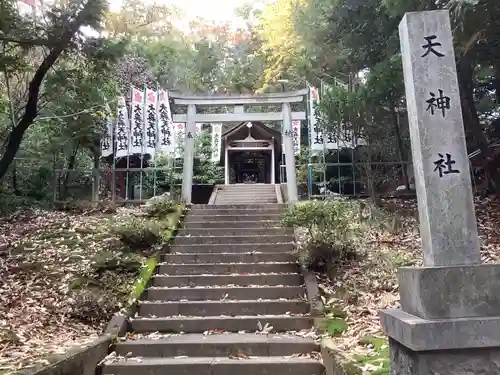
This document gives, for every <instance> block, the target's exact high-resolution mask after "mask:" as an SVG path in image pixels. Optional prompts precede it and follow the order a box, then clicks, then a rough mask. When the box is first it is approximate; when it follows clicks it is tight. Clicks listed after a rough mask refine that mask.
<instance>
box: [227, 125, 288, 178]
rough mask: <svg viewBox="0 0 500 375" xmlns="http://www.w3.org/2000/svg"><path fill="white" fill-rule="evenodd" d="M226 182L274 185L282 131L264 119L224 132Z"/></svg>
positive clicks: (278, 162)
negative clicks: (273, 127) (271, 126)
mask: <svg viewBox="0 0 500 375" xmlns="http://www.w3.org/2000/svg"><path fill="white" fill-rule="evenodd" d="M221 146H222V148H223V149H222V153H221V154H222V155H224V157H223V158H222V162H223V163H224V171H225V173H224V183H225V184H226V185H229V184H251V183H254V184H255V183H258V184H274V183H276V181H278V176H277V175H276V171H278V170H279V165H280V160H281V153H282V150H281V134H280V132H278V131H276V130H274V129H272V128H270V127H268V126H266V125H264V123H263V122H259V121H257V122H243V123H241V124H239V125H238V126H236V127H234V128H233V129H231V130H229V131H227V132H225V133H223V134H222V145H221Z"/></svg>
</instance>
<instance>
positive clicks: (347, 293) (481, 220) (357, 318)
mask: <svg viewBox="0 0 500 375" xmlns="http://www.w3.org/2000/svg"><path fill="white" fill-rule="evenodd" d="M382 204H383V207H385V208H389V209H390V211H391V212H392V213H393V214H392V218H394V212H396V213H397V215H398V220H393V221H392V222H391V224H390V225H389V226H388V225H382V226H373V227H371V228H370V229H369V230H368V231H367V232H366V233H364V235H365V236H367V237H368V246H367V251H366V254H364V256H362V257H361V258H360V259H358V260H354V261H349V262H348V263H347V264H344V265H342V266H341V268H338V269H337V270H336V271H335V272H331V273H330V275H324V274H317V275H316V277H317V280H318V287H319V290H320V294H321V295H322V300H323V303H324V305H325V306H326V312H327V316H335V315H336V314H338V311H340V312H342V313H345V315H346V316H347V318H346V321H347V327H348V328H347V330H346V331H344V332H342V333H341V334H340V335H336V336H335V337H332V339H333V340H334V342H335V344H336V346H337V348H338V349H339V351H340V352H341V353H342V354H343V355H346V357H348V358H354V357H356V356H373V355H376V354H377V353H376V349H375V348H374V347H373V345H371V344H367V343H366V342H364V340H362V339H363V338H366V337H379V338H382V339H383V338H385V335H384V334H383V333H382V331H381V327H380V320H379V317H378V312H379V311H380V310H381V309H386V308H399V307H400V300H399V289H398V282H397V275H396V271H397V268H398V267H402V266H421V265H422V259H423V258H422V250H421V240H420V235H419V228H418V211H417V202H416V199H409V200H408V199H406V200H399V199H384V200H383V201H382ZM475 209H476V217H477V224H478V230H479V236H480V243H481V258H482V262H483V263H497V262H498V261H499V260H500V231H498V228H499V227H500V200H498V199H496V198H492V197H487V198H476V199H475ZM401 213H403V214H401ZM379 349H380V348H379ZM383 349H384V350H386V349H387V346H386V345H384V346H383ZM377 368H378V367H373V366H371V367H370V366H365V367H364V368H363V370H364V371H365V372H364V373H366V374H370V373H372V372H371V371H373V370H376V369H377Z"/></svg>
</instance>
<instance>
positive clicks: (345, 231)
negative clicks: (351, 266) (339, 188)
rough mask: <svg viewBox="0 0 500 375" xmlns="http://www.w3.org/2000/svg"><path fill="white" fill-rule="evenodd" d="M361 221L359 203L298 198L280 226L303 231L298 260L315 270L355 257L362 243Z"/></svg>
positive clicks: (322, 269) (328, 267)
mask: <svg viewBox="0 0 500 375" xmlns="http://www.w3.org/2000/svg"><path fill="white" fill-rule="evenodd" d="M361 223H362V221H361V217H360V206H359V204H358V203H357V202H355V201H346V200H335V201H307V202H301V203H298V204H297V205H295V207H293V208H292V209H290V210H288V211H287V212H286V213H285V214H284V215H283V218H282V225H283V226H285V227H289V228H301V229H302V230H303V231H304V235H303V238H301V242H300V244H299V256H300V258H301V259H300V260H301V261H302V262H303V264H304V265H305V266H306V267H308V268H310V269H312V270H314V271H318V272H327V271H328V270H329V269H330V268H331V267H333V266H334V265H335V264H336V263H338V262H339V261H343V260H347V259H352V258H355V257H356V255H357V253H358V251H359V249H360V246H361V243H362V225H361Z"/></svg>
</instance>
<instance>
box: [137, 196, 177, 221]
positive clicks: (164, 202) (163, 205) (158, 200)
mask: <svg viewBox="0 0 500 375" xmlns="http://www.w3.org/2000/svg"><path fill="white" fill-rule="evenodd" d="M178 209H179V207H178V204H177V203H176V202H174V201H172V200H170V199H169V198H168V197H154V198H152V199H150V200H149V201H148V202H147V203H146V205H145V210H146V213H147V215H148V216H149V217H156V218H159V219H165V218H166V217H167V216H168V215H170V214H171V213H173V212H176V211H178Z"/></svg>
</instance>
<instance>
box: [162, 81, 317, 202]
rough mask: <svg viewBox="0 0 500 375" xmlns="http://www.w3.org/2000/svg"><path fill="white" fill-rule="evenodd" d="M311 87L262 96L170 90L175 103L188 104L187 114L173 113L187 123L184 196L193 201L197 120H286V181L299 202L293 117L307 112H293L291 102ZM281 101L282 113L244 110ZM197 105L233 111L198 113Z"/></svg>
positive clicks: (290, 194) (291, 196)
mask: <svg viewBox="0 0 500 375" xmlns="http://www.w3.org/2000/svg"><path fill="white" fill-rule="evenodd" d="M307 94H308V89H303V90H299V91H291V92H280V93H273V94H261V95H238V96H186V95H179V94H175V93H171V94H170V97H171V98H172V99H173V100H174V103H175V104H176V105H185V106H187V113H186V114H174V115H173V121H174V122H181V123H185V124H186V131H185V136H184V137H185V138H184V169H183V176H182V177H183V178H182V199H183V201H184V202H185V203H186V204H190V203H191V193H192V186H193V166H194V146H195V139H194V135H195V134H196V123H221V122H222V123H224V122H240V123H241V122H245V121H249V122H252V121H264V122H265V121H283V133H284V134H283V135H282V138H283V145H284V148H285V164H286V181H287V182H286V183H287V190H288V202H289V203H292V204H293V203H295V202H297V201H298V194H297V182H296V176H295V156H294V151H293V134H292V120H305V119H306V113H305V112H292V109H291V103H300V102H302V101H303V100H304V96H306V95H307ZM276 104H281V112H262V113H252V112H245V106H251V105H276ZM196 106H232V107H233V108H234V109H233V113H197V112H196Z"/></svg>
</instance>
